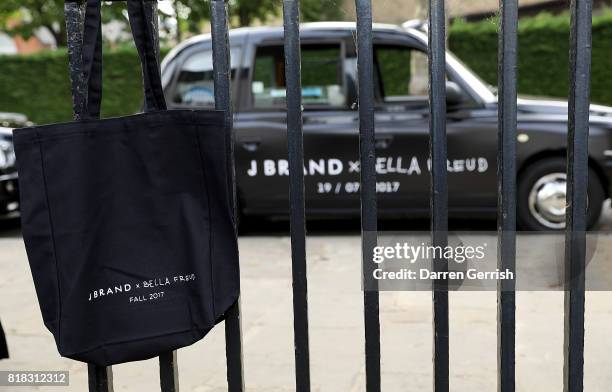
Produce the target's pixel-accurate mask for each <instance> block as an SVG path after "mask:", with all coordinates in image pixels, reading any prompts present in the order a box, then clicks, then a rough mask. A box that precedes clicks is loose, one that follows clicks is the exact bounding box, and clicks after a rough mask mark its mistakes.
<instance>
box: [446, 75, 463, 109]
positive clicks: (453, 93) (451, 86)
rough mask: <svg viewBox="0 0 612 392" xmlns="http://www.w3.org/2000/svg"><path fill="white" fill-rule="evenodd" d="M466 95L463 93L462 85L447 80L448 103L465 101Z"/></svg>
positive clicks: (453, 103)
mask: <svg viewBox="0 0 612 392" xmlns="http://www.w3.org/2000/svg"><path fill="white" fill-rule="evenodd" d="M464 99H465V96H464V95H463V90H461V87H459V85H458V84H457V83H455V82H451V81H447V82H446V104H447V105H457V104H460V103H461V102H463V101H464Z"/></svg>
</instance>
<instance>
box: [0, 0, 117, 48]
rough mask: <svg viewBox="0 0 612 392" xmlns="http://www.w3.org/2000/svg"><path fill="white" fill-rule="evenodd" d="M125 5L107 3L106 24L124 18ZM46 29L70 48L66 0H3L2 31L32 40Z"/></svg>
mask: <svg viewBox="0 0 612 392" xmlns="http://www.w3.org/2000/svg"><path fill="white" fill-rule="evenodd" d="M120 7H121V4H118V3H113V4H106V6H105V7H104V12H103V18H104V21H109V20H111V19H118V18H123V16H122V14H121V9H120ZM41 27H46V28H47V29H48V30H49V31H50V32H51V34H53V37H54V38H55V41H56V42H57V44H58V46H65V45H66V28H65V25H64V0H1V1H0V30H2V31H5V32H7V33H9V34H12V35H21V36H23V37H24V38H30V37H31V36H32V35H33V34H34V33H35V32H36V30H37V29H39V28H41Z"/></svg>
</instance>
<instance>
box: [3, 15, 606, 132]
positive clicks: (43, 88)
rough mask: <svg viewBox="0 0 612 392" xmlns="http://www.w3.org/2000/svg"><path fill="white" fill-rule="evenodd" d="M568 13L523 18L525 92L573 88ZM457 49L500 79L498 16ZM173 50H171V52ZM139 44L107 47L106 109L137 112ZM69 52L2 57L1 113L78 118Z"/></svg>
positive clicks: (601, 53) (598, 54) (602, 36)
mask: <svg viewBox="0 0 612 392" xmlns="http://www.w3.org/2000/svg"><path fill="white" fill-rule="evenodd" d="M568 41H569V18H568V16H567V15H559V16H552V15H549V14H540V15H538V16H535V17H530V18H523V19H521V20H520V22H519V60H518V62H519V64H518V75H519V76H518V88H519V92H520V93H521V94H529V95H539V96H552V97H566V96H567V92H568V52H569V48H568ZM449 47H450V49H451V50H452V51H453V52H454V53H455V54H456V55H457V56H458V57H459V58H460V59H462V60H463V61H464V62H465V63H466V64H467V65H468V66H470V67H471V68H472V69H473V70H474V71H475V72H476V73H477V74H478V75H479V76H480V77H481V78H483V79H484V80H485V81H487V82H488V83H490V84H492V85H495V84H497V22H496V20H486V21H482V22H476V23H466V22H462V21H459V22H455V23H454V24H453V25H452V26H451V28H450V29H449ZM163 52H166V51H163ZM139 74H140V65H139V62H138V59H137V55H136V53H135V51H134V49H133V48H131V47H121V48H117V49H114V50H106V51H105V54H104V98H103V104H102V115H103V116H104V117H112V116H119V115H125V114H130V113H134V112H137V111H138V110H139V108H140V106H141V104H142V91H141V89H142V82H141V80H140V77H139V76H138V75H139ZM591 97H592V100H593V102H597V103H601V104H607V105H612V11H606V12H603V13H602V14H601V15H598V16H595V17H594V18H593V65H592V91H591ZM71 110H72V109H71V99H70V82H69V79H68V65H67V56H66V51H65V50H58V51H55V52H45V53H39V54H36V55H27V56H0V112H19V113H24V114H26V115H27V116H28V117H29V118H30V119H31V120H32V121H34V122H36V123H39V124H41V123H51V122H59V121H68V120H70V119H71V117H72V115H71Z"/></svg>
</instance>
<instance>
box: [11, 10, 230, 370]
mask: <svg viewBox="0 0 612 392" xmlns="http://www.w3.org/2000/svg"><path fill="white" fill-rule="evenodd" d="M145 12H146V11H145V9H144V3H143V1H142V0H129V1H128V13H129V17H130V24H131V28H132V32H133V35H134V39H135V42H136V46H137V49H138V52H139V55H140V59H141V62H142V69H143V76H144V77H143V79H144V85H145V101H146V102H145V107H146V113H144V114H138V115H133V116H127V117H120V118H112V119H104V120H100V119H98V117H99V112H100V101H101V91H100V90H101V71H102V67H101V59H102V56H101V34H100V28H101V23H100V1H99V0H89V1H88V5H87V12H86V26H85V32H84V39H83V41H84V45H83V63H84V67H83V68H84V77H85V79H86V81H87V91H88V99H87V102H86V105H85V106H86V110H85V116H84V117H86V119H85V120H83V121H76V122H73V123H65V124H54V125H46V126H40V127H31V128H24V129H20V130H15V132H14V142H15V150H16V154H17V164H18V173H19V185H20V192H21V214H22V218H21V219H22V230H23V237H24V241H25V245H26V250H27V254H28V259H29V262H30V267H31V270H32V275H33V278H34V283H35V286H36V292H37V295H38V300H39V303H40V307H41V311H42V316H43V320H44V323H45V325H46V326H47V328H48V329H49V330H50V331H51V332H52V333H53V336H54V338H55V341H56V343H57V347H58V350H59V352H60V353H61V354H62V355H63V356H65V357H69V358H73V359H76V360H80V361H86V362H90V363H94V364H97V365H111V364H116V363H120V362H126V361H134V360H141V359H146V358H151V357H154V356H156V355H158V354H160V353H162V352H165V351H169V350H174V349H177V348H179V347H183V346H186V345H189V344H192V343H194V342H196V341H197V340H199V339H201V338H202V337H203V336H204V335H206V333H207V332H208V331H209V330H210V329H211V328H213V326H214V325H215V323H217V322H219V321H220V320H221V319H223V316H224V313H225V312H226V311H227V309H228V308H229V307H230V306H231V305H232V304H233V303H234V302H235V301H236V299H237V298H238V295H239V273H238V254H237V253H238V251H237V243H236V233H235V229H234V224H233V209H232V205H231V200H232V196H231V195H230V190H229V188H228V183H230V177H229V176H230V173H229V172H228V166H229V164H228V160H229V159H230V157H229V153H228V152H229V151H230V146H228V145H227V140H228V139H229V138H226V128H225V127H226V124H225V123H224V121H225V120H224V113H223V112H219V111H198V110H176V111H167V110H166V105H165V101H164V95H163V90H162V84H161V78H160V72H159V67H158V62H157V56H156V51H155V37H154V36H153V32H152V28H151V26H150V25H149V24H148V23H147V21H146V14H145ZM134 76H135V77H136V75H134Z"/></svg>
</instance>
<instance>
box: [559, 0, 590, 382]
mask: <svg viewBox="0 0 612 392" xmlns="http://www.w3.org/2000/svg"><path fill="white" fill-rule="evenodd" d="M570 10H571V11H570V13H571V31H570V91H569V113H568V134H567V146H568V149H567V200H568V203H567V211H566V217H567V220H566V223H567V224H566V231H565V284H566V287H565V325H564V327H565V333H564V367H563V378H564V382H563V385H564V391H565V392H579V391H582V390H583V381H584V380H583V379H584V310H585V308H584V300H585V277H584V270H585V259H586V228H587V227H586V213H587V189H588V172H589V167H588V138H589V106H590V102H589V95H590V72H591V34H592V32H591V29H592V10H593V2H592V0H572V2H571V5H570Z"/></svg>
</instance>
